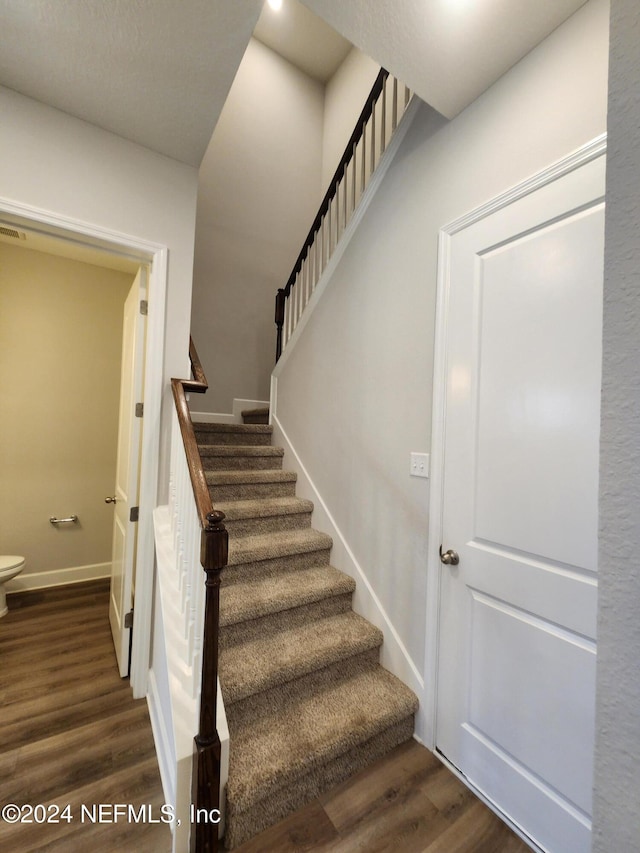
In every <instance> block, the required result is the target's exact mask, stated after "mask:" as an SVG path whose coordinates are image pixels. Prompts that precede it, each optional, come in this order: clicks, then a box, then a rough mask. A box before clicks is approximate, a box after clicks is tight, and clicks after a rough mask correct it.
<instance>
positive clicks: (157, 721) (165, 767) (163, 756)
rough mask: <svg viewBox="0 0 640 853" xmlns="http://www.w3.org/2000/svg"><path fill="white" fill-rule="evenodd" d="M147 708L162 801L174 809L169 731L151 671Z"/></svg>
mask: <svg viewBox="0 0 640 853" xmlns="http://www.w3.org/2000/svg"><path fill="white" fill-rule="evenodd" d="M147 706H148V708H149V719H150V720H151V731H152V733H153V742H154V744H155V747H156V756H157V758H158V768H159V769H160V781H161V782H162V793H163V794H164V801H165V803H167V804H169V805H171V806H173V807H174V808H175V805H176V774H175V756H174V754H173V753H172V751H171V738H170V737H169V731H168V729H167V721H166V720H165V718H164V715H163V713H162V702H161V701H160V695H159V693H158V685H157V683H156V678H155V675H154V672H153V670H151V671H150V672H149V690H148V692H147ZM169 724H171V721H169ZM172 831H173V827H172Z"/></svg>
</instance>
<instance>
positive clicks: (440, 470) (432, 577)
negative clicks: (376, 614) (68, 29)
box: [422, 133, 607, 831]
mask: <svg viewBox="0 0 640 853" xmlns="http://www.w3.org/2000/svg"><path fill="white" fill-rule="evenodd" d="M606 149H607V134H606V133H603V134H601V135H600V136H597V137H596V138H595V139H593V140H592V141H591V142H588V143H586V144H585V145H583V146H582V147H581V148H578V149H577V150H576V151H574V152H572V153H571V154H569V155H567V156H566V157H563V158H562V159H560V160H558V161H556V162H555V163H553V164H551V165H550V166H548V167H547V168H546V169H543V170H542V171H540V172H538V173H536V174H535V175H533V176H531V177H530V178H527V179H526V180H524V181H522V182H521V183H519V184H517V185H516V186H514V187H512V188H510V189H508V190H507V191H506V192H503V193H501V194H500V195H498V196H496V197H495V198H493V199H491V200H490V201H488V202H486V203H485V204H483V205H481V206H480V207H477V208H475V209H474V210H472V211H470V212H469V213H466V214H465V215H464V216H461V217H459V218H458V219H455V220H453V221H452V222H450V223H448V224H447V225H445V226H443V227H442V228H441V229H440V232H439V235H438V269H437V279H436V317H435V342H434V370H433V410H432V422H431V424H432V426H431V429H432V431H431V435H432V440H431V481H430V489H429V543H428V557H427V612H426V628H425V671H424V682H425V689H424V694H423V697H422V703H423V708H424V717H425V737H424V744H425V746H427V747H428V748H429V749H430V750H432V751H435V747H436V708H437V699H438V657H439V642H440V578H441V572H442V563H441V562H440V555H439V552H438V548H439V546H440V544H441V541H442V538H441V537H442V521H443V499H444V456H445V439H446V435H445V412H446V406H447V393H446V374H447V348H448V322H449V316H448V315H449V290H450V263H449V258H450V251H451V238H452V237H453V235H454V234H456V233H457V232H459V231H462V230H463V229H465V228H468V227H469V226H471V225H473V224H475V223H476V222H478V221H480V220H481V219H484V218H486V217H487V216H491V214H493V213H495V212H496V211H498V210H500V209H502V208H504V207H507V206H508V205H509V204H512V203H513V202H515V201H518V199H521V198H523V197H524V196H527V195H529V194H530V193H533V192H535V191H536V190H538V189H540V188H541V187H544V186H546V185H547V184H550V183H552V182H553V181H555V180H556V179H558V178H560V177H562V176H564V175H566V174H568V173H570V172H573V171H574V170H575V169H578V168H580V166H582V165H584V164H585V163H589V162H590V161H591V160H595V159H596V158H598V157H601V156H604V154H605V153H606ZM438 757H439V758H440V759H441V760H442V759H443V756H441V755H439V754H438ZM445 763H446V764H447V766H448V767H449V768H450V769H451V770H452V771H453V772H454V773H455V774H456V775H458V776H459V777H460V778H461V779H463V781H465V783H466V784H468V782H467V780H466V779H465V777H464V776H462V774H460V773H459V772H458V771H457V769H456V768H455V767H454V766H453V765H451V764H450V762H447V761H446V760H445ZM474 793H476V794H477V795H478V796H479V797H480V799H482V800H484V802H486V803H487V804H488V805H489V806H490V807H492V808H494V807H493V806H492V804H491V803H489V802H487V800H486V799H485V797H484V796H483V795H482V794H481V793H480V792H478V791H477V790H475V789H474ZM501 816H502V815H501ZM502 817H503V819H504V816H502ZM507 822H508V821H507ZM512 828H514V829H515V827H512ZM516 831H518V830H517V829H516Z"/></svg>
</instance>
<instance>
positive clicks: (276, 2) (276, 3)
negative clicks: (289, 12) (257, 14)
mask: <svg viewBox="0 0 640 853" xmlns="http://www.w3.org/2000/svg"><path fill="white" fill-rule="evenodd" d="M269 5H270V6H271V8H272V9H273V11H274V12H279V11H280V9H282V0H269Z"/></svg>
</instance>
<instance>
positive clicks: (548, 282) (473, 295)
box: [436, 156, 605, 853]
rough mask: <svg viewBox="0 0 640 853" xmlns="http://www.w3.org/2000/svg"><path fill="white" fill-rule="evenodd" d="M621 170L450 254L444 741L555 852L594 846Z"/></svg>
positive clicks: (504, 211)
mask: <svg viewBox="0 0 640 853" xmlns="http://www.w3.org/2000/svg"><path fill="white" fill-rule="evenodd" d="M604 160H605V158H604V156H600V157H599V158H597V159H595V160H592V161H590V162H587V163H586V165H582V166H580V168H577V169H574V170H573V171H570V172H568V173H567V174H565V175H563V176H562V177H560V178H557V179H555V180H554V179H553V177H554V176H553V175H550V181H549V182H548V183H543V184H541V186H539V187H538V188H537V189H536V190H535V192H529V193H528V194H525V195H523V196H522V197H520V198H518V199H517V200H516V201H512V202H511V203H509V200H508V199H506V200H505V203H504V206H502V207H500V208H499V209H497V210H495V209H494V210H493V212H491V213H487V214H486V215H484V216H483V217H482V218H480V219H478V220H476V221H472V224H470V225H468V226H467V227H464V228H462V229H461V230H459V231H458V232H457V233H454V234H453V236H451V238H450V241H449V249H450V251H449V253H448V257H446V258H443V259H442V261H443V263H444V264H445V265H446V264H448V311H447V320H446V323H447V332H446V335H447V345H446V404H445V417H444V431H445V434H444V479H443V482H444V489H443V505H442V539H441V542H442V550H443V551H444V552H445V554H444V559H443V565H442V567H441V599H440V616H439V623H440V632H439V660H438V697H437V718H436V747H437V749H438V750H439V751H440V752H441V753H442V754H443V755H444V756H445V757H446V758H447V759H449V761H450V762H451V763H452V764H454V765H455V766H456V767H457V768H458V769H459V770H460V771H461V773H462V774H463V775H464V776H466V777H467V779H468V780H469V781H470V783H472V784H473V785H474V786H475V787H476V788H477V789H478V790H479V791H480V792H482V793H483V794H484V795H485V796H486V797H487V798H488V799H489V800H490V801H491V802H492V803H493V804H494V805H495V806H496V807H497V809H498V810H500V811H501V812H502V813H503V814H504V815H506V816H507V817H508V818H510V819H511V820H512V822H513V823H514V824H516V825H517V826H519V827H520V828H521V829H522V830H523V831H524V832H525V833H526V834H527V835H528V836H529V837H530V838H531V839H533V840H534V841H535V842H536V843H537V844H538V845H539V846H540V847H541V848H543V849H544V850H548V851H550V853H588V851H589V850H590V849H591V839H590V830H591V790H592V762H593V745H594V733H595V731H594V725H595V667H596V640H595V638H596V598H597V580H596V578H597V575H596V572H597V538H598V537H597V534H598V513H597V506H598V505H597V501H598V464H599V432H600V375H601V360H602V346H601V337H602V277H603V253H604V202H603V198H604V189H605V175H604V167H605V163H604ZM450 550H451V551H453V552H455V553H453V554H451V553H450V554H449V555H448V556H447V553H446V552H448V551H450ZM456 557H459V563H457V564H456Z"/></svg>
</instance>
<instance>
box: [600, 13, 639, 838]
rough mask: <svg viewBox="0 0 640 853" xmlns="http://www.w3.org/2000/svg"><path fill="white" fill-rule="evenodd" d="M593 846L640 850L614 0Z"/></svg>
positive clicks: (635, 170) (635, 528)
mask: <svg viewBox="0 0 640 853" xmlns="http://www.w3.org/2000/svg"><path fill="white" fill-rule="evenodd" d="M611 7H612V8H611V55H610V67H609V75H610V76H609V114H608V156H607V219H606V245H605V283H604V292H605V301H604V341H603V344H604V347H603V374H602V382H603V394H602V432H601V463H600V598H599V615H600V621H599V636H598V683H597V697H598V699H597V739H596V766H595V771H596V772H595V798H594V843H593V851H594V853H612V851H616V853H617V852H618V851H619V853H631V851H636V850H638V849H640V800H639V798H640V359H639V357H638V347H639V344H640V228H639V220H640V61H639V60H640V7H639V6H638V2H637V0H612V4H611Z"/></svg>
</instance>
